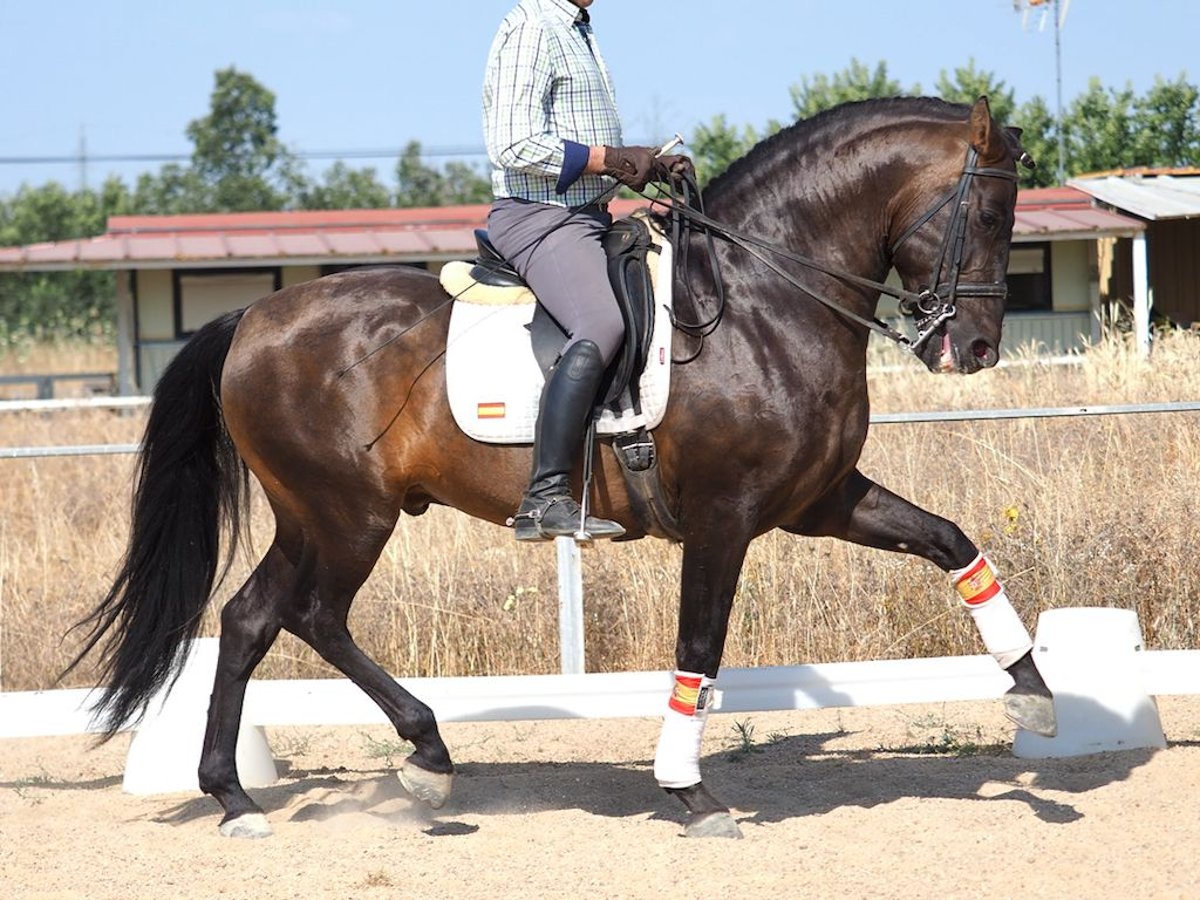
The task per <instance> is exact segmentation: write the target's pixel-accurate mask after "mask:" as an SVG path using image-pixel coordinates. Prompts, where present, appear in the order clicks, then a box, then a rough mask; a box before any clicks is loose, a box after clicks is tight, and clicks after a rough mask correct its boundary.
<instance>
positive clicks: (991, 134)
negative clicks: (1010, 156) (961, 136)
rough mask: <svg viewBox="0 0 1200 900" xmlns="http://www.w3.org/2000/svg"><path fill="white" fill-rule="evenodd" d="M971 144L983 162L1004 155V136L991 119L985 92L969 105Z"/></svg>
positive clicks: (990, 110) (990, 109)
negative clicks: (973, 103)
mask: <svg viewBox="0 0 1200 900" xmlns="http://www.w3.org/2000/svg"><path fill="white" fill-rule="evenodd" d="M971 146H972V147H974V148H975V149H976V151H978V153H979V158H980V160H981V161H982V162H984V163H985V164H986V163H988V162H992V161H995V160H997V159H1000V158H1001V157H1002V156H1004V138H1003V136H1002V134H1001V132H1000V129H999V127H997V125H996V123H995V122H994V121H993V120H992V108H991V107H990V106H989V105H988V98H987V94H981V95H980V97H979V99H978V100H976V101H975V105H974V106H972V107H971Z"/></svg>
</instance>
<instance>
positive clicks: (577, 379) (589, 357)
mask: <svg viewBox="0 0 1200 900" xmlns="http://www.w3.org/2000/svg"><path fill="white" fill-rule="evenodd" d="M603 377H604V359H603V357H602V356H601V355H600V348H599V347H597V346H596V344H595V343H594V342H593V341H579V342H578V343H575V344H572V345H571V346H570V347H568V348H567V351H566V353H564V354H563V355H562V358H561V359H559V361H558V362H557V363H555V365H554V368H553V369H551V370H550V376H549V377H548V378H547V379H546V386H545V388H543V390H542V400H541V406H540V408H539V409H538V417H537V426H536V428H535V430H534V437H533V471H532V472H531V473H530V476H529V489H528V490H527V491H526V492H525V496H524V497H523V498H522V500H521V505H520V507H518V508H517V514H516V515H515V516H513V527H514V528H515V530H516V535H517V540H518V541H548V540H550V539H551V538H556V537H564V536H565V537H569V536H571V535H574V534H575V533H576V532H578V531H579V517H580V509H579V504H578V503H576V502H575V499H574V498H573V497H572V496H571V469H572V468H574V466H575V460H576V458H577V457H578V456H579V452H580V449H581V447H582V446H583V436H584V432H585V431H586V430H587V426H588V423H589V421H590V420H591V417H592V411H593V409H594V407H595V403H596V392H597V391H598V390H599V388H600V380H601V379H602V378H603ZM583 530H584V531H585V532H587V533H588V534H589V535H590V536H591V537H594V538H609V537H618V536H619V535H622V534H624V533H625V529H624V528H622V527H621V526H620V525H618V524H617V523H616V522H610V521H609V520H608V519H597V518H593V517H592V516H588V517H587V521H586V522H585V523H584V528H583Z"/></svg>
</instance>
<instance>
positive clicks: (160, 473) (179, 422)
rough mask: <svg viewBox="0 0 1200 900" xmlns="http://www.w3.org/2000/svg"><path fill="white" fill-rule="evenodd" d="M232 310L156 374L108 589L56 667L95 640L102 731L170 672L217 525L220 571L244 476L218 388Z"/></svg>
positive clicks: (206, 577)
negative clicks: (99, 651) (122, 546)
mask: <svg viewBox="0 0 1200 900" xmlns="http://www.w3.org/2000/svg"><path fill="white" fill-rule="evenodd" d="M241 317H242V311H241V310H239V311H237V312H233V313H228V314H226V315H224V316H221V317H220V318H218V319H215V320H214V321H212V322H210V323H209V324H207V325H205V326H204V327H203V328H201V329H200V330H199V331H197V332H196V334H195V336H194V337H193V338H192V339H191V340H190V341H188V343H187V344H186V345H185V346H184V347H183V349H182V350H180V351H179V354H178V355H177V356H176V357H175V358H174V360H172V362H171V364H170V365H169V366H168V367H167V369H166V371H165V372H163V375H162V378H161V379H160V380H159V382H158V386H157V387H155V389H154V404H153V406H152V407H151V409H150V419H149V421H148V422H147V424H146V433H145V436H144V437H143V440H142V449H141V455H140V457H139V462H138V475H137V488H136V490H135V491H134V495H133V526H132V532H131V534H130V537H129V547H128V549H127V550H126V553H125V560H124V563H123V564H122V566H121V571H120V573H119V574H118V575H117V578H116V581H115V582H114V583H113V586H112V589H111V590H109V592H108V596H106V597H105V598H104V599H103V600H102V601H101V602H100V605H99V606H97V607H96V609H95V610H94V611H93V612H92V614H91V615H90V616H88V617H87V618H86V619H84V620H83V621H82V622H80V623H79V624H78V625H77V626H76V627H81V626H83V627H87V628H88V629H89V633H88V636H87V640H86V642H85V644H84V647H83V650H82V651H81V652H80V654H79V656H77V657H76V658H75V660H74V661H73V662H72V663H71V665H70V666H68V667H67V669H66V672H70V671H71V670H72V669H74V668H75V667H76V666H77V665H79V663H80V662H81V661H82V659H83V658H84V657H85V656H86V655H87V654H88V653H90V652H91V651H92V650H93V649H94V648H95V647H96V645H97V644H99V643H100V642H101V641H102V640H103V641H104V647H103V655H102V660H101V664H100V672H101V676H102V683H103V685H104V688H103V693H102V695H101V698H100V701H99V703H98V704H97V705H96V708H95V709H96V715H97V717H98V718H99V719H100V721H101V722H102V723H103V725H104V730H105V734H106V738H105V739H107V738H108V737H111V736H112V735H114V734H115V733H116V732H117V731H118V730H119V729H120V728H121V727H122V726H123V725H125V724H127V723H129V722H131V720H132V721H136V720H137V719H140V718H141V715H142V714H143V712H144V710H145V706H146V703H147V701H149V700H150V698H151V697H153V696H154V694H155V692H156V691H158V690H159V689H160V688H161V687H162V686H163V685H165V684H171V683H173V682H174V679H175V678H176V677H177V676H178V674H179V670H180V668H181V667H182V665H183V661H184V659H185V656H184V655H183V654H185V653H186V650H187V646H188V645H187V643H186V642H187V641H188V640H190V639H191V638H193V637H195V636H196V632H197V631H198V630H199V628H200V619H201V615H202V613H203V612H204V608H205V606H206V605H207V604H208V600H209V596H210V595H211V593H212V590H213V583H214V581H215V580H216V574H217V568H218V563H219V557H220V532H221V526H222V524H224V525H225V526H226V527H227V528H228V531H229V534H230V541H229V544H228V548H227V552H226V558H225V569H226V570H228V567H229V564H230V562H231V561H232V556H233V551H234V549H235V548H236V546H237V535H238V532H239V530H240V525H241V518H242V513H243V510H244V509H245V505H246V496H247V490H248V488H249V480H248V479H249V475H248V473H247V470H246V465H245V463H244V462H243V461H242V459H241V457H240V456H238V453H237V450H236V449H235V448H234V446H233V442H232V441H231V440H230V438H229V433H228V432H227V431H226V430H225V422H224V420H223V418H222V416H221V400H220V384H221V370H222V368H223V367H224V365H225V358H226V356H227V355H228V353H229V346H230V344H231V343H232V341H233V332H234V329H235V328H236V327H237V324H238V321H239V320H240V319H241ZM106 638H107V639H106ZM181 649H182V652H181ZM66 672H64V673H63V674H64V675H65V674H66Z"/></svg>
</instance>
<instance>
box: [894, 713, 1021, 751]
mask: <svg viewBox="0 0 1200 900" xmlns="http://www.w3.org/2000/svg"><path fill="white" fill-rule="evenodd" d="M907 730H908V737H909V738H910V739H915V740H913V742H912V743H909V744H905V745H904V746H901V747H890V748H889V747H881V748H880V749H883V750H887V751H888V752H892V753H914V754H921V755H933V756H960V757H961V756H998V755H1000V754H1002V753H1005V752H1007V750H1008V745H1007V744H1001V743H996V742H991V743H986V742H985V741H984V736H983V729H982V728H980V727H979V726H978V725H976V726H975V728H974V734H971V733H969V732H968V731H964V730H963V729H961V728H959V727H957V726H955V725H952V724H950V723H949V722H947V721H945V719H939V718H938V717H936V716H933V715H928V716H925V717H923V718H921V719H918V720H915V721H913V722H911V723H910V725H909V727H908V729H907Z"/></svg>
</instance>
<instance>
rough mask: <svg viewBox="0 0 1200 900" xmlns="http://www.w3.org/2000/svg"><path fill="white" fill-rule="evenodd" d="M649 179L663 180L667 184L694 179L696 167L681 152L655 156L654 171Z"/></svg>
mask: <svg viewBox="0 0 1200 900" xmlns="http://www.w3.org/2000/svg"><path fill="white" fill-rule="evenodd" d="M650 180H651V181H664V182H667V183H668V184H670V183H673V182H676V181H680V180H690V181H695V180H696V167H695V166H693V165H692V161H691V159H690V158H688V157H686V156H684V155H683V154H682V153H674V154H670V155H667V156H657V157H655V159H654V172H653V174H652V175H651V176H650Z"/></svg>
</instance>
